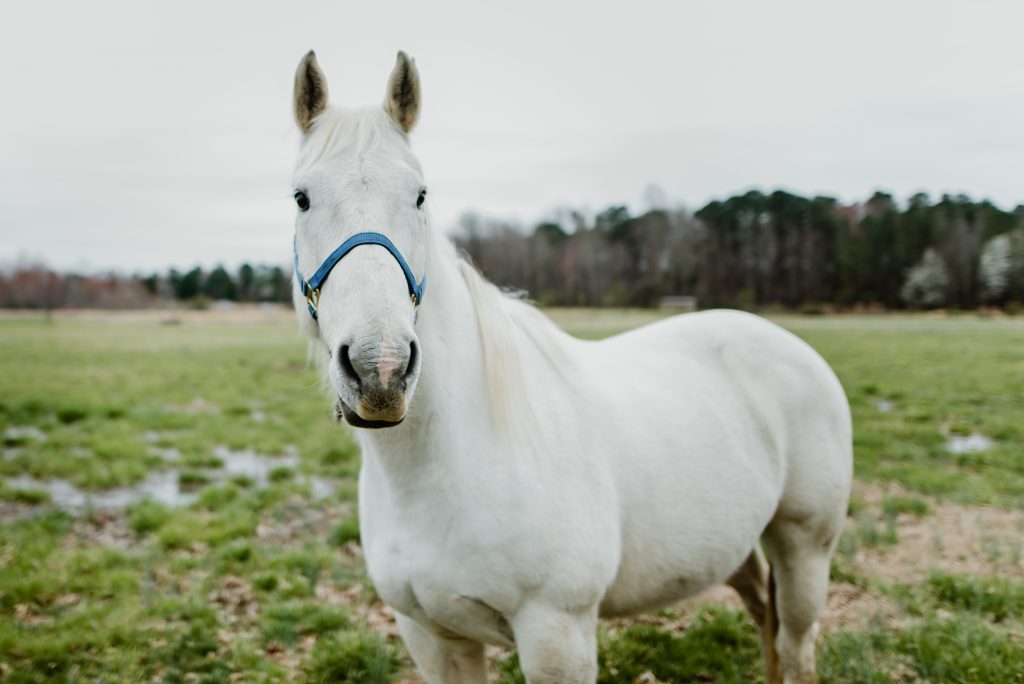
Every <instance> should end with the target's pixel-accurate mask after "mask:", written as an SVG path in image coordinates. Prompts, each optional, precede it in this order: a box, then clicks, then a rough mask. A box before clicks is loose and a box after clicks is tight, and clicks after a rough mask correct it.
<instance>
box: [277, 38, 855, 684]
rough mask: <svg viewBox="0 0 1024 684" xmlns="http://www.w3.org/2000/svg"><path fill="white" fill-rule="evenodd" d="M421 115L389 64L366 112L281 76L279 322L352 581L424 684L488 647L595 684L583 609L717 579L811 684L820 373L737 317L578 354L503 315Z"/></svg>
mask: <svg viewBox="0 0 1024 684" xmlns="http://www.w3.org/2000/svg"><path fill="white" fill-rule="evenodd" d="M419 105H420V84H419V75H418V73H417V70H416V67H415V64H414V63H413V62H412V61H411V60H410V59H409V58H407V57H406V55H405V54H403V53H399V55H398V61H397V64H396V66H395V68H394V71H393V73H392V74H391V78H390V80H389V83H388V86H387V90H386V96H385V100H384V103H383V106H382V107H378V106H375V107H369V108H363V109H341V108H336V107H333V106H329V104H328V96H327V85H326V80H325V78H324V75H323V72H322V71H321V70H320V67H319V66H318V64H317V62H316V58H315V56H314V54H313V53H312V52H310V53H309V54H308V55H307V56H306V57H305V58H304V59H303V60H302V62H301V63H300V65H299V68H298V71H297V74H296V80H295V99H294V106H295V118H296V122H297V123H298V126H299V128H300V129H301V131H302V134H303V141H302V146H301V151H300V155H299V161H298V164H297V167H296V169H295V173H294V177H293V181H294V188H295V196H296V201H297V203H298V212H297V218H296V225H295V252H296V258H295V264H296V273H298V274H307V275H308V274H314V273H315V274H316V276H313V277H311V278H310V279H309V281H315V282H309V281H307V279H306V278H305V277H303V276H302V275H299V278H301V284H299V283H297V285H296V288H295V305H296V309H297V311H298V315H299V319H300V321H301V327H302V328H303V330H304V332H305V333H306V334H307V335H308V336H309V337H310V338H311V339H312V340H315V341H317V342H318V343H319V344H317V345H315V346H317V347H322V349H323V350H324V354H323V357H324V361H325V364H326V368H327V375H328V377H329V381H330V385H331V388H332V390H333V392H334V393H335V394H336V395H337V401H338V403H337V406H338V415H339V417H342V416H343V417H344V418H345V419H346V420H347V421H348V422H349V423H350V424H352V425H354V426H356V427H357V428H360V429H358V430H356V434H357V436H358V440H359V444H360V446H361V448H362V459H363V462H362V470H361V472H360V476H359V514H360V521H361V525H362V543H363V548H364V552H365V556H366V562H367V566H368V569H369V573H370V577H371V578H372V580H373V582H374V585H375V586H376V589H377V591H378V592H379V594H380V596H381V597H382V598H383V599H384V601H386V602H387V603H388V604H390V605H391V606H392V607H393V608H394V609H395V611H396V612H397V614H398V626H399V628H400V629H401V633H402V636H403V637H404V640H405V643H406V645H407V646H408V648H409V651H410V653H411V654H412V657H413V660H414V661H415V663H416V665H417V667H418V668H419V670H420V672H421V673H422V675H423V677H425V678H426V680H427V681H428V682H430V683H431V684H442V683H443V684H456V683H465V684H470V683H473V684H478V683H480V682H485V681H486V680H487V668H486V662H485V659H484V644H497V645H501V646H504V647H509V648H511V647H515V648H517V649H518V650H519V657H520V662H521V665H522V669H523V672H524V674H525V676H526V680H527V681H528V682H529V684H565V683H566V682H579V683H585V682H594V681H595V678H596V676H597V657H596V644H595V642H596V627H597V622H598V618H599V617H600V616H606V615H624V614H629V613H635V612H638V611H645V610H649V609H652V608H656V607H659V606H664V605H667V604H670V603H673V602H676V601H678V600H680V599H682V598H684V597H688V596H693V595H695V594H697V593H698V592H700V591H702V590H704V589H705V588H708V587H710V586H712V585H715V584H716V583H721V582H723V581H727V582H728V583H729V584H731V585H732V586H733V587H735V588H736V589H737V590H738V591H739V593H740V595H741V596H742V598H743V600H744V602H745V604H746V606H747V607H748V608H749V610H750V612H751V613H752V615H753V617H754V619H755V621H756V622H757V623H758V625H759V626H760V628H761V633H762V644H763V647H764V653H765V659H766V664H767V668H768V679H769V681H770V682H783V681H784V682H787V683H788V682H801V683H802V682H810V681H813V680H814V677H815V658H814V642H815V636H816V633H817V619H818V615H819V613H820V611H821V608H822V604H823V603H824V602H825V595H826V589H827V585H828V577H829V563H830V560H831V556H832V553H833V550H834V549H835V546H836V542H837V540H838V538H839V534H840V530H841V529H842V526H843V521H844V518H845V513H846V506H847V499H848V496H849V491H850V481H851V471H852V458H851V423H850V412H849V407H848V405H847V402H846V398H845V396H844V393H843V390H842V388H841V386H840V384H839V382H838V380H837V379H836V377H835V375H834V374H833V373H832V371H831V370H830V369H829V367H828V365H827V364H826V363H825V362H824V361H823V360H822V358H821V357H820V356H818V354H816V353H815V352H814V351H813V350H812V349H811V348H810V347H809V346H808V345H806V344H805V343H803V342H802V341H801V340H799V339H798V338H796V337H795V336H793V335H791V334H790V333H788V332H786V331H784V330H782V329H781V328H779V327H777V326H775V325H773V324H772V323H769V322H767V321H765V320H763V319H761V318H758V317H756V316H752V315H748V314H744V313H739V312H732V311H709V312H703V313H695V314H688V315H684V316H677V317H674V318H670V319H667V320H663V321H661V322H658V323H655V324H652V325H649V326H646V327H643V328H640V329H638V330H634V331H632V332H628V333H624V334H622V335H618V336H616V337H612V338H610V339H607V340H605V341H602V342H585V341H581V340H577V339H574V338H572V337H570V336H568V335H566V334H564V333H562V332H561V331H560V330H559V329H558V328H556V327H555V326H554V325H553V324H552V323H551V322H550V321H548V320H547V319H546V318H545V317H544V316H543V315H542V314H541V313H540V312H538V311H537V310H535V309H534V308H532V307H530V306H529V305H527V304H524V303H522V302H520V301H516V300H514V299H510V298H507V297H505V296H504V295H503V294H502V293H501V292H500V291H499V290H498V289H497V288H495V287H494V286H493V285H491V284H489V283H488V282H486V281H485V280H484V279H483V278H482V277H481V276H480V275H478V274H477V273H476V272H475V271H474V269H473V268H472V267H470V266H469V265H468V264H467V263H466V262H464V261H462V260H460V259H459V258H458V257H457V256H456V253H455V249H454V247H453V245H452V244H451V243H450V242H449V241H448V240H447V239H445V238H444V237H443V236H442V235H439V234H438V232H437V231H435V230H434V229H433V228H432V227H431V224H430V220H429V218H428V212H427V202H426V187H425V185H424V181H423V174H422V173H421V171H420V165H419V163H418V162H417V160H416V157H415V156H413V153H412V151H411V150H410V147H409V141H408V138H407V135H408V133H409V132H410V131H411V130H412V128H413V126H414V125H415V123H416V119H417V115H418V112H419ZM367 231H373V232H374V233H376V234H383V235H384V236H386V237H387V238H390V241H387V240H385V241H384V242H388V244H389V245H390V246H386V245H384V244H383V242H382V241H381V240H380V239H379V237H371V238H367V237H366V235H367ZM346 240H348V244H347V245H346V246H345V249H342V250H340V252H341V254H340V256H339V253H338V250H336V248H337V247H338V246H339V245H340V244H341V243H342V242H344V241H346ZM359 245H362V246H359ZM341 256H344V257H345V258H344V259H341V258H340V257H341ZM332 269H333V270H332ZM324 271H326V273H324ZM327 275H330V277H329V278H328V277H327ZM320 276H323V277H320ZM424 278H426V279H427V283H425V285H426V290H425V292H424V291H423V289H422V286H423V285H424V283H423V282H422V281H423V279H424ZM307 283H308V285H307ZM418 288H419V289H418ZM410 295H412V296H410ZM414 397H415V400H414ZM371 428H386V429H371ZM761 547H763V549H764V555H762V552H761V551H760V548H761ZM765 557H766V558H767V561H768V562H769V563H770V567H769V566H767V565H766V563H765Z"/></svg>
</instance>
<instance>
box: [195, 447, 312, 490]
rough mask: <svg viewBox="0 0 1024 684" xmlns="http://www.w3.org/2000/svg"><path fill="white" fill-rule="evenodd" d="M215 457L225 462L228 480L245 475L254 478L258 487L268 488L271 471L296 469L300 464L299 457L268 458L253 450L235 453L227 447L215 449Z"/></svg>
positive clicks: (224, 469)
mask: <svg viewBox="0 0 1024 684" xmlns="http://www.w3.org/2000/svg"><path fill="white" fill-rule="evenodd" d="M213 455H214V456H216V457H218V458H220V459H221V460H222V461H224V468H223V471H222V472H223V473H226V474H227V477H228V478H231V477H234V476H236V475H244V476H246V477H249V478H252V480H253V481H254V482H255V483H256V486H257V487H266V486H267V482H269V480H270V471H272V470H275V469H277V468H294V467H295V466H297V465H298V464H299V457H298V456H293V455H287V456H267V455H266V454H261V453H258V452H255V451H253V450H251V449H240V450H238V451H234V450H232V449H229V448H227V447H226V446H219V447H217V448H216V449H214V450H213ZM215 477H216V476H215Z"/></svg>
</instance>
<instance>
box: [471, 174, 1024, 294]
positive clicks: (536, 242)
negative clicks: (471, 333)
mask: <svg viewBox="0 0 1024 684" xmlns="http://www.w3.org/2000/svg"><path fill="white" fill-rule="evenodd" d="M456 241H457V243H458V244H459V246H460V247H461V248H462V249H463V250H465V251H466V252H467V253H468V254H469V256H470V257H471V258H472V260H473V262H474V263H475V264H476V265H477V267H478V268H480V269H481V270H482V271H483V272H484V274H485V275H487V276H488V277H489V278H491V279H492V280H493V281H494V282H496V283H497V284H499V285H503V286H506V287H509V288H513V289H519V290H525V291H526V292H527V293H528V295H529V296H530V297H532V298H534V299H536V300H537V301H539V302H540V303H542V304H545V305H559V306H641V307H649V306H656V305H657V304H658V303H659V302H661V301H662V299H663V298H664V297H668V296H671V295H683V294H686V295H694V296H695V297H696V300H697V303H698V304H699V306H700V307H701V308H708V307H719V306H731V307H739V308H758V307H771V306H779V307H786V308H809V307H815V306H820V305H830V306H834V307H840V308H852V307H857V306H881V307H885V308H904V307H912V308H934V307H952V308H960V309H972V308H976V307H978V306H981V305H990V306H1003V305H1008V304H1011V303H1014V302H1016V303H1018V304H1019V303H1021V302H1024V206H1018V207H1017V208H1016V209H1015V210H1013V211H1004V210H1002V209H1000V208H999V207H997V206H995V205H994V204H992V203H991V202H988V201H980V202H975V201H973V200H971V199H970V198H969V197H966V196H963V195H956V196H953V195H943V196H942V197H941V198H939V199H938V200H935V201H932V200H931V199H930V198H929V197H928V196H927V195H925V194H916V195H914V196H912V197H910V198H909V200H907V201H906V202H905V203H904V204H903V205H902V206H901V204H900V203H898V202H897V201H896V200H895V199H894V198H893V196H892V195H889V194H886V193H882V192H877V193H875V194H874V195H872V196H871V197H870V198H869V199H868V200H867V201H865V202H860V203H854V204H851V205H844V204H842V203H840V202H839V201H837V200H836V199H834V198H830V197H811V198H807V197H801V196H799V195H795V194H792V193H788V192H784V191H781V190H779V191H775V192H772V193H770V194H765V193H762V192H758V191H750V192H747V193H744V194H742V195H736V196H733V197H730V198H728V199H725V200H716V201H712V202H710V203H708V204H707V205H706V206H704V207H703V208H701V209H700V210H699V211H697V212H695V213H690V212H687V211H686V210H683V209H677V210H665V209H653V210H650V211H647V212H645V213H643V214H640V215H636V216H634V215H632V214H631V213H630V212H629V210H628V209H627V208H626V207H625V206H613V207H609V208H608V209H605V210H604V211H602V212H599V213H597V214H596V215H595V216H594V217H593V218H592V219H589V220H588V219H587V218H586V217H584V215H583V214H582V213H580V212H575V211H571V210H569V211H562V212H560V213H559V214H558V215H556V218H555V219H554V220H551V221H545V222H541V223H539V224H537V225H536V226H534V227H533V229H532V230H528V231H524V230H521V229H519V228H518V227H516V226H515V225H513V224H510V223H507V222H501V221H494V220H488V219H486V218H483V217H480V216H477V215H468V216H465V217H463V219H462V220H461V222H460V226H459V231H458V235H457V237H456Z"/></svg>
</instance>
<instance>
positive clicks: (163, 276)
mask: <svg viewBox="0 0 1024 684" xmlns="http://www.w3.org/2000/svg"><path fill="white" fill-rule="evenodd" d="M291 277H292V274H291V270H286V269H284V268H282V267H280V266H267V265H256V266H253V265H251V264H248V263H246V264H242V265H241V266H240V267H239V268H238V270H236V271H234V272H231V271H229V270H227V269H226V268H225V267H224V266H216V267H215V268H213V269H210V270H204V269H203V268H201V267H199V266H196V267H194V268H192V269H190V270H187V271H182V270H179V269H176V268H171V269H169V270H168V271H166V272H164V273H150V274H148V275H138V274H137V275H133V276H122V275H118V274H116V273H110V274H104V275H80V274H74V273H58V272H55V271H52V270H50V269H48V268H46V267H45V266H44V265H42V264H35V263H34V264H22V265H20V266H17V267H15V268H13V269H10V270H9V271H8V272H6V273H0V307H2V308H39V309H57V308H62V307H70V308H101V309H136V308H146V307H153V306H162V305H164V304H166V303H167V302H169V301H178V302H181V303H184V304H187V305H189V306H195V307H204V306H206V305H207V304H209V303H210V302H213V301H225V300H226V301H232V302H281V303H283V302H288V301H290V300H291V286H292V285H291Z"/></svg>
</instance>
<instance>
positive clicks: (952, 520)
mask: <svg viewBox="0 0 1024 684" xmlns="http://www.w3.org/2000/svg"><path fill="white" fill-rule="evenodd" d="M854 494H855V497H856V498H857V499H858V500H859V501H860V502H862V503H863V504H864V505H865V507H866V508H868V509H869V510H867V511H865V513H863V514H861V515H866V514H872V513H873V514H875V515H877V516H878V519H879V520H882V513H881V511H882V502H883V501H884V499H885V498H886V497H887V496H908V492H907V491H906V490H904V489H903V488H902V487H899V486H897V485H888V486H885V487H882V486H879V485H873V484H863V483H856V484H855V486H854ZM915 496H916V495H915ZM919 498H925V497H919ZM927 501H928V504H929V506H930V509H931V512H930V513H928V514H927V515H924V516H921V517H918V516H914V515H910V514H903V515H899V516H897V517H896V520H895V528H894V529H895V532H896V536H897V539H898V541H897V542H896V543H895V544H891V545H882V546H878V547H874V548H859V549H858V550H857V551H856V553H855V554H854V556H853V558H852V569H853V571H854V572H855V573H857V574H859V575H863V576H867V577H877V578H879V579H882V580H885V581H887V582H899V583H902V584H913V583H916V582H920V581H921V580H923V579H924V578H926V577H928V575H929V574H931V573H932V572H933V571H935V570H944V571H946V572H951V573H956V574H964V575H979V576H997V575H998V576H1003V577H1013V578H1024V511H1011V510H1005V509H1002V508H994V507H991V506H961V505H959V504H954V503H948V502H941V501H935V500H933V499H927ZM848 525H850V526H851V527H850V529H851V530H852V529H853V527H852V526H853V525H854V523H853V522H852V521H851V522H849V523H848Z"/></svg>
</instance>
